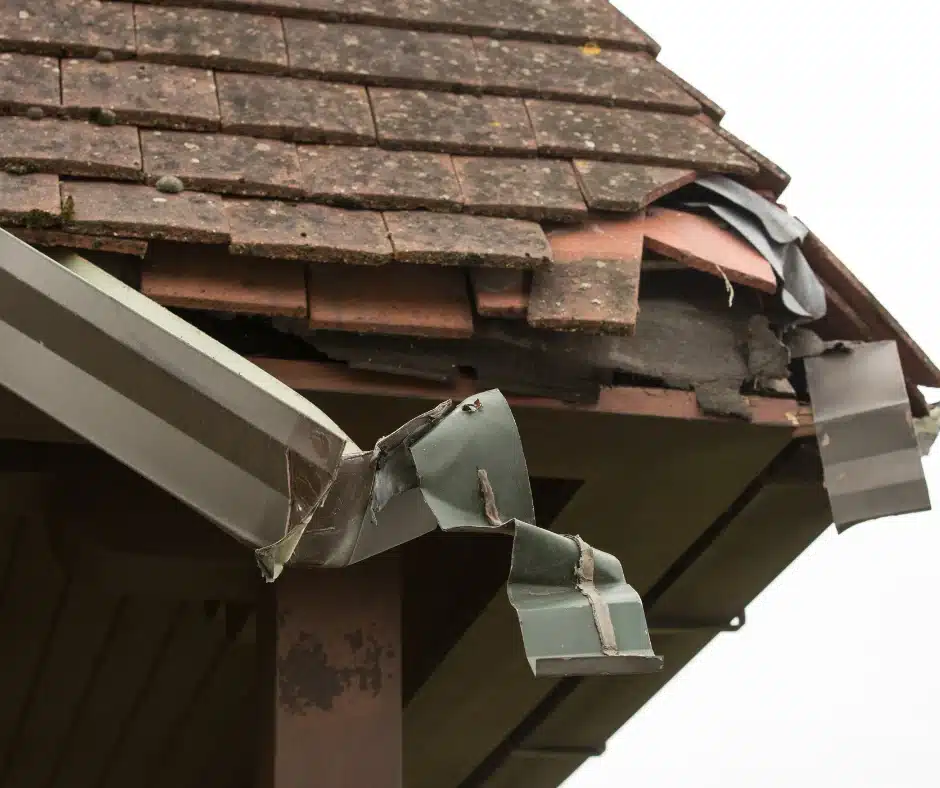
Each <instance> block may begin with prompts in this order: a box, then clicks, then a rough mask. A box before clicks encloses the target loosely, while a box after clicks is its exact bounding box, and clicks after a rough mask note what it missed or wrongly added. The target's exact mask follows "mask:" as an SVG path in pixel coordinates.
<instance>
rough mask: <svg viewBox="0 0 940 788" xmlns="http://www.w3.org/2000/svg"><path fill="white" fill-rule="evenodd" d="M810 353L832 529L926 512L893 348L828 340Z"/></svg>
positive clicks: (920, 468)
mask: <svg viewBox="0 0 940 788" xmlns="http://www.w3.org/2000/svg"><path fill="white" fill-rule="evenodd" d="M816 353H817V354H815V355H811V356H807V357H806V358H805V363H806V377H807V383H808V385H809V394H810V399H811V400H812V403H813V414H814V421H815V424H816V436H817V440H818V443H819V453H820V457H821V458H822V463H823V475H824V480H825V484H826V490H827V491H828V493H829V501H830V504H831V507H832V517H833V520H834V521H835V524H836V528H838V530H839V531H844V530H845V529H847V528H849V527H850V526H852V525H855V524H857V523H860V522H864V521H866V520H874V519H877V518H879V517H887V516H889V515H896V514H907V513H909V512H922V511H927V510H929V509H930V496H929V494H928V491H927V482H926V479H925V478H924V469H923V465H922V463H921V454H922V448H921V446H920V445H918V436H917V435H916V434H915V424H914V420H913V417H912V415H911V407H910V400H909V399H908V395H907V390H906V388H905V384H904V375H903V372H902V370H901V361H900V358H899V357H898V351H897V345H896V344H895V343H894V341H885V342H867V343H866V342H839V343H827V344H826V345H824V346H823V347H821V348H819V349H818V351H816ZM931 427H935V425H933V424H930V425H925V426H924V429H926V430H929V429H931Z"/></svg>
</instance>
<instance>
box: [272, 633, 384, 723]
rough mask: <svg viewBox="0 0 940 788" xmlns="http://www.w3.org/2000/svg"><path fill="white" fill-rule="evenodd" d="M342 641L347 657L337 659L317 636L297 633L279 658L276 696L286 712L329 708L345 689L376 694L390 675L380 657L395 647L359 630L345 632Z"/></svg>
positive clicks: (299, 712) (303, 712)
mask: <svg viewBox="0 0 940 788" xmlns="http://www.w3.org/2000/svg"><path fill="white" fill-rule="evenodd" d="M343 641H344V642H345V644H346V646H347V647H348V658H346V659H345V660H342V659H341V660H339V661H336V660H334V659H333V656H334V655H331V654H330V652H329V651H328V649H327V647H326V645H325V644H324V643H323V642H321V641H320V640H319V639H318V638H317V636H316V635H314V634H312V633H310V632H300V633H298V635H297V638H296V640H295V641H294V642H293V643H292V644H291V645H290V647H289V648H288V649H287V651H286V653H284V654H283V655H282V656H280V657H279V659H278V696H279V700H280V704H281V706H282V707H283V708H284V709H285V710H286V711H288V712H289V713H291V714H296V715H303V714H305V713H306V712H307V711H308V710H309V709H311V708H317V709H320V710H321V711H330V710H332V709H333V707H334V705H335V703H336V701H337V700H338V699H339V698H340V697H341V696H342V695H344V694H345V693H347V692H360V693H368V694H369V695H370V696H371V697H373V698H375V697H378V695H379V694H380V693H381V691H382V684H383V680H384V679H385V678H386V677H387V676H390V675H391V674H389V673H387V672H386V671H385V670H384V669H383V664H382V663H383V659H385V658H387V659H391V658H392V657H393V656H394V653H395V652H394V650H393V649H392V648H390V647H388V646H387V645H385V644H383V643H380V642H379V641H378V640H377V639H376V638H375V637H374V636H373V635H371V634H365V633H363V631H362V630H361V629H359V630H354V631H352V632H347V633H346V634H345V635H344V636H343Z"/></svg>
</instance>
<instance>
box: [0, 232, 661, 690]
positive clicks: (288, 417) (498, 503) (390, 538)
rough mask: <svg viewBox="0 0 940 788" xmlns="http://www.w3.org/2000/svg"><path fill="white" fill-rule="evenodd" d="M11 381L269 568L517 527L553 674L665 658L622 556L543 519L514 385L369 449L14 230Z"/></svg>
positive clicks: (1, 332) (6, 270)
mask: <svg viewBox="0 0 940 788" xmlns="http://www.w3.org/2000/svg"><path fill="white" fill-rule="evenodd" d="M0 383H2V385H4V386H6V387H7V388H9V389H10V390H11V391H13V392H14V393H15V394H17V395H18V396H20V397H22V398H23V399H25V400H27V401H29V402H30V403H32V404H33V405H34V406H36V407H37V408H39V409H40V410H42V411H44V412H45V413H47V414H48V415H50V416H51V417H53V418H54V419H56V420H57V421H59V422H61V423H62V424H64V425H65V426H66V427H68V428H69V429H71V430H73V431H74V432H75V433H77V434H78V435H80V436H82V437H83V438H85V439H86V440H88V441H89V442H90V443H93V444H94V445H96V446H98V447H99V448H101V449H102V450H104V451H105V452H107V453H108V454H110V455H112V456H113V457H115V458H116V459H117V460H119V461H121V462H122V463H124V464H125V465H127V466H129V467H130V468H132V469H133V470H134V471H136V472H137V473H139V474H140V475H141V476H143V477H145V478H147V479H149V480H150V481H152V482H153V483H154V484H156V485H157V486H158V487H161V488H162V489H164V490H165V491H166V492H168V493H170V494H171V495H173V496H174V497H176V498H178V499H179V500H181V501H182V502H184V503H186V504H187V505H189V506H190V507H192V508H193V509H195V510H196V511H198V512H200V513H201V514H202V515H204V516H205V517H207V518H208V519H209V520H211V521H212V522H214V523H215V524H216V525H218V526H219V527H220V528H222V529H223V530H225V531H226V532H228V533H229V534H230V535H232V536H233V537H235V538H236V539H238V540H239V541H241V542H243V543H245V544H248V545H250V546H252V547H254V548H255V554H256V558H257V561H258V564H259V566H260V567H261V569H262V571H263V573H264V575H265V577H266V578H267V579H268V580H274V579H276V578H277V576H278V575H279V574H280V572H281V571H282V570H283V568H284V566H285V565H286V564H287V563H288V562H293V563H303V564H307V565H312V566H321V567H344V566H347V565H349V564H351V563H354V562H356V561H360V560H362V559H364V558H367V557H369V556H371V555H375V554H376V553H380V552H383V551H385V550H388V549H390V548H392V547H394V546H396V545H398V544H401V543H403V542H405V541H408V540H410V539H413V538H416V537H417V536H420V535H421V534H422V533H425V532H427V531H429V530H432V529H433V528H435V527H440V528H441V529H442V530H444V531H451V530H469V531H482V532H490V533H506V534H512V535H513V536H514V542H513V563H512V569H511V571H510V578H509V585H510V599H511V601H512V603H513V605H514V606H515V608H516V610H517V612H518V615H519V618H520V622H521V625H522V630H523V641H524V645H525V648H526V653H527V655H528V657H529V660H530V664H531V665H532V668H533V670H534V671H535V672H536V673H537V674H542V673H545V672H549V673H553V674H555V675H564V674H572V673H579V674H582V673H624V672H637V671H640V670H644V671H645V670H656V669H658V668H659V667H660V664H661V662H660V660H659V659H658V658H657V657H656V656H655V655H654V654H653V652H652V647H651V644H650V640H649V634H648V631H647V629H646V623H645V617H644V615H643V608H642V602H641V601H640V599H639V597H638V596H637V595H636V593H635V592H634V591H633V590H632V589H631V588H630V587H629V586H628V585H627V584H626V581H625V580H624V579H623V573H622V569H621V568H620V564H619V562H618V561H617V559H616V558H613V557H612V556H608V555H606V554H604V553H600V552H597V551H594V550H593V548H591V547H590V546H588V545H586V544H584V543H583V542H582V541H581V540H580V539H579V538H578V537H568V536H562V535H559V534H552V533H551V532H548V531H545V530H543V529H540V528H537V527H536V526H535V525H534V520H535V517H534V507H533V502H532V493H531V489H530V487H529V478H528V472H527V469H526V465H525V458H524V455H523V451H522V443H521V440H520V437H519V433H518V430H517V428H516V424H515V421H514V419H513V417H512V413H511V411H510V409H509V406H508V403H507V402H506V400H505V399H504V398H503V396H502V395H501V394H500V393H499V392H498V391H489V392H485V393H483V394H480V395H478V396H477V397H473V398H470V399H469V400H467V401H465V402H464V403H462V404H461V405H460V406H456V407H455V406H454V405H453V403H451V402H445V403H442V404H441V405H439V406H438V407H437V408H435V409H433V410H431V411H429V412H428V413H426V414H424V415H422V416H418V417H417V418H415V419H413V420H412V421H410V422H408V423H407V424H405V425H404V426H403V427H401V428H400V429H399V430H397V431H396V432H394V433H393V434H391V435H389V436H387V437H385V438H383V439H381V440H380V441H379V442H378V443H377V444H376V447H375V449H374V450H373V451H371V452H362V451H360V450H359V448H358V447H357V446H356V445H355V444H354V443H353V442H352V441H350V440H349V438H348V437H347V436H346V435H345V433H343V432H342V430H341V429H340V428H339V427H338V426H337V425H336V424H335V423H334V422H332V421H331V420H330V419H329V417H327V416H326V415H325V414H324V413H322V412H321V411H320V410H319V409H318V408H316V407H315V406H314V405H313V404H312V403H310V402H309V401H307V400H306V399H305V398H303V397H301V396H300V395H298V394H297V393H296V392H294V391H293V390H291V389H290V388H288V387H287V386H285V385H284V384H282V383H280V382H279V381H277V380H276V379H274V378H273V377H270V376H268V375H267V374H266V373H264V372H262V371H261V370H260V369H258V368H257V367H255V366H254V365H252V364H251V363H249V362H248V361H246V360H245V359H243V358H242V357H241V356H239V355H237V354H236V353H234V352H232V351H230V350H228V349H227V348H225V347H224V346H222V345H220V344H219V343H217V342H216V341H215V340H213V339H211V338H210V337H208V336H207V335H205V334H203V333H202V332H200V331H198V330H197V329H195V328H194V327H192V326H190V325H189V324H187V323H186V322H185V321H183V320H182V319H181V318H178V317H176V316H175V315H173V314H172V313H170V312H168V311H167V310H165V309H163V308H162V307H160V306H158V305H157V304H155V303H153V302H152V301H150V300H149V299H147V298H146V297H144V296H142V295H141V294H139V293H138V292H136V291H135V290H133V289H132V288H129V287H127V286H126V285H124V284H123V283H121V282H120V281H119V280H117V279H116V278H114V277H112V276H110V275H109V274H107V273H106V272H104V271H102V270H101V269H99V268H97V267H96V266H94V265H92V264H91V263H89V262H87V261H85V260H83V259H82V258H81V257H78V256H77V255H67V256H64V257H63V259H62V260H61V262H57V261H56V260H54V259H52V258H50V257H48V256H46V255H44V254H42V253H41V252H39V251H37V250H36V249H33V248H31V247H30V246H28V245H26V244H25V243H23V242H21V241H19V240H18V239H16V238H14V237H13V236H12V235H10V234H9V233H6V232H5V231H2V230H0ZM533 600H537V601H538V602H539V604H537V605H533V604H532V602H533Z"/></svg>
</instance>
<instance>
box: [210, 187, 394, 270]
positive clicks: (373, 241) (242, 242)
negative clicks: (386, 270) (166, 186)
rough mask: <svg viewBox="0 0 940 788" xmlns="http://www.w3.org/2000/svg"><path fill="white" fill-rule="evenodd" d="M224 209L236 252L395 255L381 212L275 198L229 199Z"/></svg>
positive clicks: (350, 258)
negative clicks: (283, 200) (272, 199)
mask: <svg viewBox="0 0 940 788" xmlns="http://www.w3.org/2000/svg"><path fill="white" fill-rule="evenodd" d="M225 213H226V215H227V216H228V220H229V224H230V226H231V229H232V245H231V250H232V252H233V253H235V254H249V255H258V256H261V257H281V258H284V259H291V260H313V261H318V262H347V263H382V262H385V261H387V260H388V259H389V258H390V257H391V252H392V247H391V244H390V243H389V240H388V234H387V231H386V229H385V223H384V222H383V221H382V214H380V213H375V212H372V211H347V210H344V209H342V208H329V207H326V206H323V205H310V204H296V203H285V202H276V201H271V200H226V201H225Z"/></svg>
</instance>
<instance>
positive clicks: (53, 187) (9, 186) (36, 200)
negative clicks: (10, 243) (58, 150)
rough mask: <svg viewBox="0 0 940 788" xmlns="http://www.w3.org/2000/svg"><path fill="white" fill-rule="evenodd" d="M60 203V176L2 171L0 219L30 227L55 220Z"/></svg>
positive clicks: (0, 173)
mask: <svg viewBox="0 0 940 788" xmlns="http://www.w3.org/2000/svg"><path fill="white" fill-rule="evenodd" d="M61 205H62V203H61V198H60V197H59V179H58V178H57V177H56V176H55V175H44V174H39V173H32V174H29V175H9V174H7V173H5V172H0V221H2V222H10V223H14V224H20V223H25V224H27V225H28V226H30V227H36V226H37V225H38V226H43V225H48V224H55V223H57V222H58V217H59V213H60V212H61Z"/></svg>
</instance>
